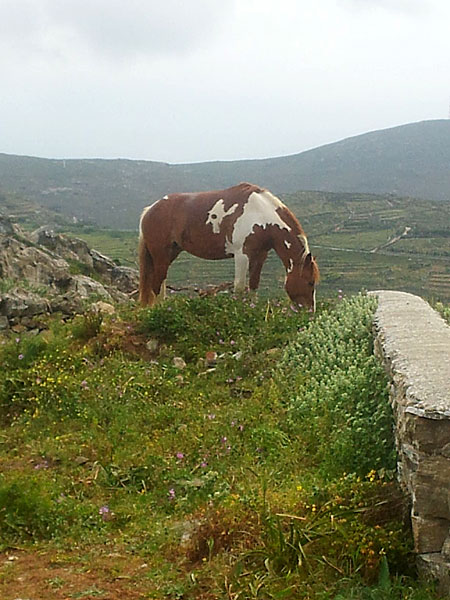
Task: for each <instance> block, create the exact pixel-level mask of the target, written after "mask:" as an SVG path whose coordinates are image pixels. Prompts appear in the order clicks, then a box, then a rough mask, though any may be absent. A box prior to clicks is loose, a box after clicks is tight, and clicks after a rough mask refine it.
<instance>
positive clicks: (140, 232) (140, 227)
mask: <svg viewBox="0 0 450 600" xmlns="http://www.w3.org/2000/svg"><path fill="white" fill-rule="evenodd" d="M156 202H158V200H157V201H156ZM156 202H154V203H153V204H152V205H150V206H146V207H145V208H144V210H143V211H142V214H141V218H140V219H139V235H140V236H142V220H143V218H144V217H145V215H146V214H147V211H149V210H150V209H151V207H152V206H154V205H155V204H156Z"/></svg>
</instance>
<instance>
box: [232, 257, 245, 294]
mask: <svg viewBox="0 0 450 600" xmlns="http://www.w3.org/2000/svg"><path fill="white" fill-rule="evenodd" d="M247 271H248V256H247V255H246V254H244V253H243V252H242V251H241V252H236V254H235V255H234V291H235V292H238V293H240V292H245V286H246V283H247Z"/></svg>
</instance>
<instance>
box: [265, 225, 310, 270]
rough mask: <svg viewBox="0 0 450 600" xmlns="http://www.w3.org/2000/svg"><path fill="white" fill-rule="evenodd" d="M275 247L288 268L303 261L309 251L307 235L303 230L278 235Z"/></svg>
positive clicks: (274, 243) (274, 242)
mask: <svg viewBox="0 0 450 600" xmlns="http://www.w3.org/2000/svg"><path fill="white" fill-rule="evenodd" d="M273 248H274V250H275V252H276V253H277V254H278V257H279V258H280V260H281V262H282V263H283V265H284V267H285V269H286V270H289V269H292V267H293V266H294V265H295V264H299V263H301V262H302V260H303V259H304V257H305V256H306V254H307V253H308V252H309V248H308V242H307V240H306V236H305V234H304V233H303V232H302V231H301V230H299V231H290V232H289V235H283V236H277V237H276V238H275V239H274V241H273Z"/></svg>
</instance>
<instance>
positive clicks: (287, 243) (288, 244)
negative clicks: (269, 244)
mask: <svg viewBox="0 0 450 600" xmlns="http://www.w3.org/2000/svg"><path fill="white" fill-rule="evenodd" d="M284 245H285V246H286V248H287V249H288V250H289V248H290V247H291V246H292V244H291V242H288V241H287V240H284Z"/></svg>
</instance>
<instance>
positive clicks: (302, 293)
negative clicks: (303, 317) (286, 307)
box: [284, 253, 319, 311]
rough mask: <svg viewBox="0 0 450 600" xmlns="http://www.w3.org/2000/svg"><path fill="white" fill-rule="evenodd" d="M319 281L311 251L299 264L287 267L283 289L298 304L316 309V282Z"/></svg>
mask: <svg viewBox="0 0 450 600" xmlns="http://www.w3.org/2000/svg"><path fill="white" fill-rule="evenodd" d="M318 281H319V267H318V266H317V263H316V260H315V258H314V256H312V254H311V253H309V254H307V255H306V257H305V259H304V260H303V261H302V262H301V263H300V264H299V265H293V266H292V268H291V269H288V273H287V275H286V282H285V284H284V287H285V290H286V293H287V295H288V296H289V298H290V299H291V300H292V302H294V303H295V304H298V305H299V306H305V307H306V308H310V309H312V310H313V311H315V310H316V284H317V282H318Z"/></svg>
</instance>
